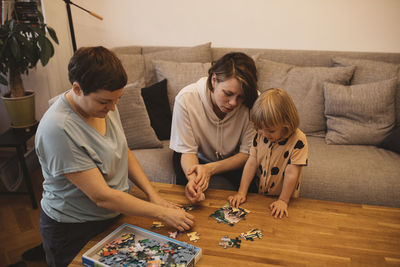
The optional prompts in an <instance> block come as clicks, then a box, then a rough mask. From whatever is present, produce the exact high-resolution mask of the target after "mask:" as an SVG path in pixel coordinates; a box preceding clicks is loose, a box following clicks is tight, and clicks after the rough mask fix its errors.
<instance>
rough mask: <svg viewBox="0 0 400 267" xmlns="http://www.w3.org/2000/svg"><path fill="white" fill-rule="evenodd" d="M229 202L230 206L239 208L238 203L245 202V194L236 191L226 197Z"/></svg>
mask: <svg viewBox="0 0 400 267" xmlns="http://www.w3.org/2000/svg"><path fill="white" fill-rule="evenodd" d="M228 201H229V204H230V205H231V206H232V207H235V208H239V205H240V204H242V203H244V202H246V194H242V193H239V192H238V193H236V194H234V195H232V196H229V197H228Z"/></svg>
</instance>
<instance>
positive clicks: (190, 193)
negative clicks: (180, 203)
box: [185, 178, 205, 203]
mask: <svg viewBox="0 0 400 267" xmlns="http://www.w3.org/2000/svg"><path fill="white" fill-rule="evenodd" d="M185 196H186V198H187V199H189V201H190V202H191V203H196V202H199V201H202V200H204V199H205V195H204V193H203V192H202V191H201V190H200V189H199V188H198V186H197V184H196V179H195V178H191V179H190V180H189V181H188V183H187V184H186V187H185Z"/></svg>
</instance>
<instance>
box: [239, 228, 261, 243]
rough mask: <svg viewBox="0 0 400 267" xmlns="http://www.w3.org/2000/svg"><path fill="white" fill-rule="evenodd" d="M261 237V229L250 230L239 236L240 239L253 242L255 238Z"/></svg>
mask: <svg viewBox="0 0 400 267" xmlns="http://www.w3.org/2000/svg"><path fill="white" fill-rule="evenodd" d="M262 236H263V233H262V230H261V229H251V230H250V231H247V232H245V233H241V234H240V237H242V238H244V239H245V240H250V241H254V239H255V238H256V237H257V238H258V239H261V237H262Z"/></svg>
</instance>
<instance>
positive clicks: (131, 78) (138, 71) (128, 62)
mask: <svg viewBox="0 0 400 267" xmlns="http://www.w3.org/2000/svg"><path fill="white" fill-rule="evenodd" d="M117 56H118V58H119V59H120V60H121V63H122V66H123V67H124V69H125V71H126V74H127V75H128V83H133V82H135V81H137V80H139V79H140V78H143V77H144V57H143V55H128V54H117Z"/></svg>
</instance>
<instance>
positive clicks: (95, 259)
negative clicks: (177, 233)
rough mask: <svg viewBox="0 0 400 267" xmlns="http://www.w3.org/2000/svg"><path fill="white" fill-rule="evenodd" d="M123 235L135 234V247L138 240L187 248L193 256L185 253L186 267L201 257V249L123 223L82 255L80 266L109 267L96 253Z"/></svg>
mask: <svg viewBox="0 0 400 267" xmlns="http://www.w3.org/2000/svg"><path fill="white" fill-rule="evenodd" d="M124 233H127V234H130V233H132V234H135V245H136V244H137V243H138V242H139V240H144V239H150V240H155V241H157V242H160V243H164V244H165V243H168V242H171V243H173V244H176V245H178V246H181V247H182V248H184V249H185V248H187V249H188V250H191V251H194V255H192V254H190V253H187V255H186V256H187V258H188V263H187V265H186V266H194V264H195V263H197V262H198V261H199V260H200V258H201V255H202V251H201V248H198V247H195V246H193V245H191V244H188V243H186V242H181V241H179V240H175V239H173V238H170V237H166V236H163V235H160V234H158V233H154V232H152V231H149V230H146V229H143V228H140V227H138V226H134V225H131V224H127V223H124V224H122V225H121V226H120V227H118V228H117V229H115V230H114V231H113V232H112V233H110V234H109V235H108V236H106V237H105V238H103V239H102V240H101V241H100V242H98V243H97V244H96V245H94V246H93V247H92V248H91V249H89V250H88V251H86V252H85V253H84V254H83V255H82V264H83V265H85V266H89V267H95V266H96V267H97V266H103V267H108V266H110V265H107V264H105V263H104V262H101V261H100V258H101V256H100V255H98V252H99V251H100V250H101V249H102V248H103V247H105V245H106V244H108V243H110V242H112V241H113V240H116V239H117V238H119V237H121V236H122V235H123V234H124ZM184 251H185V250H184Z"/></svg>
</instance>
